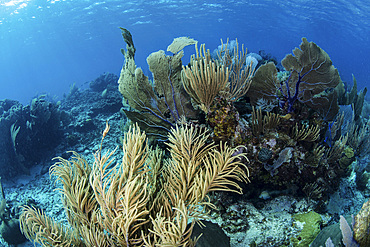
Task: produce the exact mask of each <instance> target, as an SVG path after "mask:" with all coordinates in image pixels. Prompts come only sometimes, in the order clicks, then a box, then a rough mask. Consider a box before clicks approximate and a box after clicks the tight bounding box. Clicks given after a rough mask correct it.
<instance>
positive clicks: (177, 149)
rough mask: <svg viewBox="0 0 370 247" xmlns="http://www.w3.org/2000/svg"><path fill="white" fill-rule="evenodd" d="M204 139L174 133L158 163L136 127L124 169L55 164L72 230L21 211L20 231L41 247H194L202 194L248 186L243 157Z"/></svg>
mask: <svg viewBox="0 0 370 247" xmlns="http://www.w3.org/2000/svg"><path fill="white" fill-rule="evenodd" d="M208 138H209V134H207V133H206V132H205V130H204V129H197V128H195V127H193V126H181V127H178V126H177V127H176V128H175V129H172V131H171V132H170V134H169V137H168V140H169V143H168V147H169V151H170V158H168V159H165V160H163V155H162V152H161V151H159V149H155V150H152V149H151V148H149V146H148V143H147V141H146V135H145V134H144V133H143V132H141V131H140V129H139V127H137V126H136V127H134V128H132V129H130V130H129V132H128V133H126V135H125V140H124V142H123V153H124V156H123V158H122V162H121V163H116V164H115V165H114V163H113V162H114V159H112V156H113V155H114V151H112V152H108V153H107V154H104V155H102V154H101V151H100V150H99V151H98V152H97V153H96V154H95V162H94V164H93V166H92V167H90V164H88V162H87V161H86V160H85V159H84V158H83V157H82V156H80V155H79V154H77V153H73V157H72V159H71V160H65V159H63V158H58V162H57V163H56V164H55V165H54V166H53V167H52V168H51V175H53V176H56V177H57V181H60V182H61V183H62V185H63V186H62V189H61V190H60V192H61V194H62V200H63V204H64V205H65V209H66V215H67V219H68V222H69V225H70V226H69V227H67V226H65V225H62V224H60V223H57V222H55V221H54V220H53V219H52V218H49V217H47V216H45V214H44V213H43V212H42V211H40V210H37V209H34V208H30V207H26V208H24V212H23V214H22V217H21V229H22V231H23V233H24V234H25V235H26V236H27V237H28V238H29V239H32V240H34V241H35V242H38V243H40V244H42V245H43V246H142V245H143V244H145V245H146V246H184V247H185V246H194V245H195V242H196V239H190V235H191V232H192V229H193V226H194V223H195V221H196V220H198V219H200V218H202V217H204V216H205V215H206V212H207V207H209V206H210V207H213V205H212V204H211V203H210V202H209V199H208V196H207V194H208V193H209V192H211V191H220V190H223V191H233V192H237V193H241V188H240V186H239V184H238V182H240V181H244V182H247V181H248V177H247V174H248V169H247V167H246V166H245V164H244V163H242V160H241V159H244V161H243V162H245V161H247V159H246V157H245V155H244V154H241V153H236V149H233V148H229V147H228V146H227V145H226V144H220V145H216V144H214V143H209V142H208V141H207V140H208ZM188 221H192V223H191V224H190V225H188Z"/></svg>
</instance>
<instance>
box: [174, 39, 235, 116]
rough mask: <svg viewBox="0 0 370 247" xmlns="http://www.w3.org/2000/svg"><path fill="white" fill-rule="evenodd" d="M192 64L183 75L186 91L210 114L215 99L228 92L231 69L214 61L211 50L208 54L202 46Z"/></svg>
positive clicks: (184, 68)
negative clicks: (223, 92)
mask: <svg viewBox="0 0 370 247" xmlns="http://www.w3.org/2000/svg"><path fill="white" fill-rule="evenodd" d="M202 51H203V52H202ZM191 63H192V65H191V67H190V66H187V67H186V66H183V70H182V74H181V76H182V81H183V84H184V87H185V90H186V92H187V93H188V94H189V95H190V96H191V97H192V99H193V100H194V101H195V102H196V103H197V104H198V105H199V107H200V108H201V109H202V110H203V111H204V112H205V113H208V112H209V109H210V107H211V104H212V103H213V100H214V99H215V97H216V96H217V95H219V94H220V92H221V91H224V90H226V86H227V84H228V80H229V69H228V67H226V68H225V66H224V65H219V64H217V63H216V62H215V61H212V60H211V56H210V54H209V50H208V51H207V52H206V51H205V48H204V45H201V47H200V52H198V49H197V52H196V56H192V61H191Z"/></svg>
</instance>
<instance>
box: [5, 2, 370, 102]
mask: <svg viewBox="0 0 370 247" xmlns="http://www.w3.org/2000/svg"><path fill="white" fill-rule="evenodd" d="M369 22H370V1H364V0H363V1H359V0H348V1H344V0H337V1H334V0H332V1H330V0H326V1H325V0H323V1H319V0H293V1H287V0H284V1H282V0H239V1H236V0H231V1H220V0H218V1H201V0H180V1H176V0H158V1H150V0H146V1H128V0H126V1H123V0H106V1H91V0H59V1H58V0H47V1H46V0H12V1H9V0H5V1H4V0H1V1H0V85H1V89H0V99H4V98H10V99H16V100H19V101H21V102H22V103H29V101H30V99H31V98H32V97H34V96H35V95H37V94H41V93H49V94H50V95H51V96H54V95H55V96H56V97H57V99H62V95H63V93H68V91H69V87H70V85H72V84H73V83H76V85H77V86H80V87H83V86H84V83H85V82H88V81H91V80H93V79H94V78H96V77H97V76H99V75H100V74H102V73H103V72H113V73H116V74H119V72H120V69H121V66H122V63H123V56H122V54H121V52H120V48H123V47H125V44H124V42H123V39H122V37H121V33H120V30H119V29H118V27H120V26H122V27H125V28H127V29H129V30H130V31H131V33H132V35H133V38H134V43H135V46H136V48H137V54H136V61H137V64H138V65H139V66H142V67H144V71H147V69H146V62H145V59H146V57H147V56H148V55H149V54H150V53H151V52H153V51H157V50H159V49H163V50H166V48H167V45H169V44H170V43H171V42H172V39H173V38H175V37H178V36H190V37H192V38H194V39H197V40H198V41H200V42H201V43H206V47H207V48H209V49H211V50H213V49H215V48H216V47H217V46H218V45H219V44H220V39H221V38H222V39H223V40H226V39H227V38H228V37H229V38H230V39H235V38H238V40H239V42H240V43H244V44H245V45H246V47H247V48H248V51H250V52H258V51H259V50H265V51H266V52H269V53H271V54H272V55H274V56H275V57H276V58H278V59H279V60H280V59H282V58H283V57H284V56H285V54H287V53H290V52H291V50H292V49H293V48H294V47H296V46H298V45H299V44H300V42H301V37H303V36H305V37H307V39H308V40H309V41H314V42H315V43H317V44H318V45H319V46H320V47H321V48H323V49H324V50H325V51H326V52H327V53H328V54H329V55H330V57H331V59H332V61H333V63H334V65H335V66H336V67H337V68H338V70H339V72H340V75H341V77H342V80H345V81H352V79H351V74H352V73H353V74H354V75H355V76H356V78H357V81H358V83H359V87H360V88H363V87H364V86H366V85H368V86H369V85H370V84H369V82H370V76H369V72H370V65H369V61H368V60H369V59H370V46H369V37H370V24H369ZM185 52H186V53H185V57H184V59H185V61H186V60H188V57H189V56H190V55H191V54H192V53H193V52H194V50H193V48H187V50H186V51H185ZM85 85H86V84H85Z"/></svg>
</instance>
